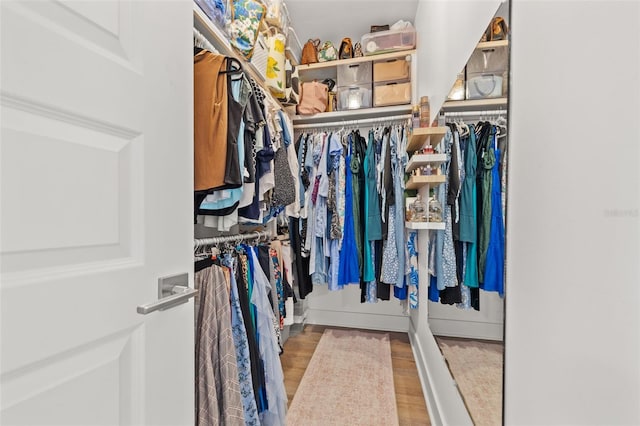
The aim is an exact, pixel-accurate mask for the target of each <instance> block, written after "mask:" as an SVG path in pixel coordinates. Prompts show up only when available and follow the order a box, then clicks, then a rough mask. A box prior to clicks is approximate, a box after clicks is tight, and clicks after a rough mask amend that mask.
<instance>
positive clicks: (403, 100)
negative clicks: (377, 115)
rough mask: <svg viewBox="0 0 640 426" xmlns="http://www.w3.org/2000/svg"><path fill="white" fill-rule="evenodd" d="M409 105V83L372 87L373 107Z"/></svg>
mask: <svg viewBox="0 0 640 426" xmlns="http://www.w3.org/2000/svg"><path fill="white" fill-rule="evenodd" d="M408 103H411V83H409V82H394V83H387V84H379V85H376V86H374V87H373V106H376V107H379V106H388V105H403V104H408Z"/></svg>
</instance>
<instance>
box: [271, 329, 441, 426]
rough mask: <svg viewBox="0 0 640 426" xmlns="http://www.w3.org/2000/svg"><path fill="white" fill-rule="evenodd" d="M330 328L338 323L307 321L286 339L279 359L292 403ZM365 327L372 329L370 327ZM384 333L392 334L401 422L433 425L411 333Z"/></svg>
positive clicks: (394, 370)
mask: <svg viewBox="0 0 640 426" xmlns="http://www.w3.org/2000/svg"><path fill="white" fill-rule="evenodd" d="M327 328H338V327H327V326H321V325H306V326H305V327H304V330H303V331H302V332H301V333H300V334H298V335H296V336H293V337H290V338H289V339H287V341H286V343H285V345H284V353H283V354H282V356H281V357H280V359H281V361H282V369H283V370H284V384H285V387H286V389H287V397H288V399H289V404H291V401H293V396H294V395H295V393H296V390H297V389H298V385H299V384H300V382H301V381H302V376H303V375H304V372H305V370H306V368H307V365H308V364H309V361H310V360H311V356H312V355H313V351H314V350H315V349H316V345H317V344H318V342H319V341H320V338H321V337H322V333H323V332H324V330H326V329H327ZM366 331H368V332H371V330H366ZM381 333H382V332H381ZM384 333H388V334H389V338H390V341H391V360H392V363H393V381H394V385H395V389H396V404H397V407H398V420H399V423H400V425H401V426H406V425H411V426H414V425H415V426H417V425H430V424H431V422H430V421H429V414H428V412H427V406H426V404H425V399H424V396H423V394H422V387H421V385H420V378H419V377H418V369H417V368H416V363H415V360H414V359H413V352H412V351H411V344H410V343H409V336H408V335H407V333H394V332H384Z"/></svg>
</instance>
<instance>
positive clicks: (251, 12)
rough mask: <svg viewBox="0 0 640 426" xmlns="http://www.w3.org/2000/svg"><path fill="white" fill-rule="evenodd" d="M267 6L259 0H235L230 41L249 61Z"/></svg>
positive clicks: (232, 9) (230, 25)
mask: <svg viewBox="0 0 640 426" xmlns="http://www.w3.org/2000/svg"><path fill="white" fill-rule="evenodd" d="M264 14H265V7H264V5H263V4H262V3H261V2H259V1H258V0H233V1H232V2H231V22H230V24H229V42H230V43H231V46H233V48H234V49H235V50H237V51H238V53H240V54H241V55H242V56H243V57H244V58H245V59H246V60H247V61H248V60H250V59H251V56H253V48H254V46H255V43H256V39H257V38H258V30H259V28H260V24H261V23H262V20H263V19H264Z"/></svg>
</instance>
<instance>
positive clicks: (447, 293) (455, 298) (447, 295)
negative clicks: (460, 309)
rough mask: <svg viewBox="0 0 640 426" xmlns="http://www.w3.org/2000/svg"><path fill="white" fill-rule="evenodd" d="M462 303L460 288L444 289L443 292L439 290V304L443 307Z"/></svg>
mask: <svg viewBox="0 0 640 426" xmlns="http://www.w3.org/2000/svg"><path fill="white" fill-rule="evenodd" d="M461 302H462V293H461V292H460V286H459V285H457V286H455V287H445V289H444V290H440V303H442V304H443V305H453V304H454V303H461Z"/></svg>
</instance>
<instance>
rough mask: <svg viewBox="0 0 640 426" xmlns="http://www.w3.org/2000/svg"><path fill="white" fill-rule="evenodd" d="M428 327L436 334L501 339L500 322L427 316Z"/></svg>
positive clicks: (501, 329) (501, 328)
mask: <svg viewBox="0 0 640 426" xmlns="http://www.w3.org/2000/svg"><path fill="white" fill-rule="evenodd" d="M429 327H430V328H431V332H432V333H433V334H434V335H436V336H448V337H462V338H467V339H483V340H496V341H500V342H501V341H502V340H503V327H502V324H501V323H489V322H479V321H459V320H452V319H440V318H429Z"/></svg>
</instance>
